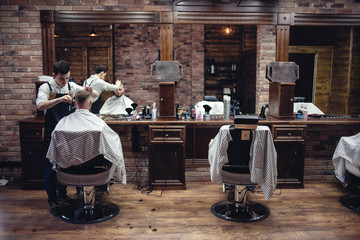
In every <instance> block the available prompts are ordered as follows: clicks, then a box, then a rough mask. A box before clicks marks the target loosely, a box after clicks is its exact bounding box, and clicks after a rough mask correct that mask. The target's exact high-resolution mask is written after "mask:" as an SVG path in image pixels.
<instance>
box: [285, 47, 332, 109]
mask: <svg viewBox="0 0 360 240" xmlns="http://www.w3.org/2000/svg"><path fill="white" fill-rule="evenodd" d="M289 53H315V54H316V58H317V60H316V68H315V69H314V71H315V74H316V79H315V94H314V96H315V99H314V104H315V105H316V106H317V107H318V108H319V109H320V110H321V111H323V112H324V113H328V112H329V96H330V91H331V72H332V70H331V69H332V47H331V46H290V47H289Z"/></svg>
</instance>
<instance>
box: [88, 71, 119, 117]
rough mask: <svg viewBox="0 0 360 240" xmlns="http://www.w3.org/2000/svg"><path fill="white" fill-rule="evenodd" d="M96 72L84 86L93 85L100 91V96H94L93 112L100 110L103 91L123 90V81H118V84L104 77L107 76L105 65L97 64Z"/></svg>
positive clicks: (96, 112)
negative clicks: (109, 81) (107, 80)
mask: <svg viewBox="0 0 360 240" xmlns="http://www.w3.org/2000/svg"><path fill="white" fill-rule="evenodd" d="M94 71H95V74H93V75H91V76H90V77H89V78H88V79H86V80H85V82H84V84H83V86H84V87H86V86H91V87H92V88H93V89H94V90H96V91H97V92H98V93H99V96H98V97H95V98H94V97H92V99H91V101H92V107H91V112H92V113H95V114H98V113H99V111H100V105H101V93H102V92H103V91H113V92H118V91H119V90H121V88H122V86H121V82H120V81H119V80H117V81H116V84H111V83H108V82H106V81H105V80H104V79H105V77H106V68H105V67H104V66H101V65H100V66H96V67H95V69H94Z"/></svg>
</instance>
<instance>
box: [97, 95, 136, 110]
mask: <svg viewBox="0 0 360 240" xmlns="http://www.w3.org/2000/svg"><path fill="white" fill-rule="evenodd" d="M132 103H133V101H132V100H131V99H130V98H128V97H127V96H125V95H124V94H123V95H121V96H120V97H118V96H116V95H114V96H112V97H111V98H108V99H107V100H106V101H105V102H104V105H103V106H102V107H101V109H100V114H127V112H126V111H125V109H126V108H132V107H131V104H132Z"/></svg>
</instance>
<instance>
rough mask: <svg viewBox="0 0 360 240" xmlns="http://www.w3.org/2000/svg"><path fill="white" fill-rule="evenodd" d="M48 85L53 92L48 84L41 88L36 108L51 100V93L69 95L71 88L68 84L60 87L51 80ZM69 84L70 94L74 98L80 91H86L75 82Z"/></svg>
mask: <svg viewBox="0 0 360 240" xmlns="http://www.w3.org/2000/svg"><path fill="white" fill-rule="evenodd" d="M48 83H49V84H50V86H51V90H52V91H50V88H49V85H48V84H47V83H44V84H42V85H41V86H40V87H39V91H38V95H37V98H36V106H38V105H39V103H40V102H42V101H47V100H49V96H50V93H59V94H68V93H69V88H68V85H67V84H66V85H65V86H64V87H60V86H59V85H57V84H56V82H55V80H54V79H51V80H50V81H49V82H48ZM69 84H70V92H71V93H72V95H73V96H75V95H76V93H77V92H78V91H80V90H82V89H84V88H83V87H82V86H80V85H77V84H76V83H74V82H69Z"/></svg>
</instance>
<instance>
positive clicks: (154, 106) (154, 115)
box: [151, 103, 157, 120]
mask: <svg viewBox="0 0 360 240" xmlns="http://www.w3.org/2000/svg"><path fill="white" fill-rule="evenodd" d="M151 118H152V119H153V120H155V119H156V118H157V108H156V103H153V107H152V111H151Z"/></svg>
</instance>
